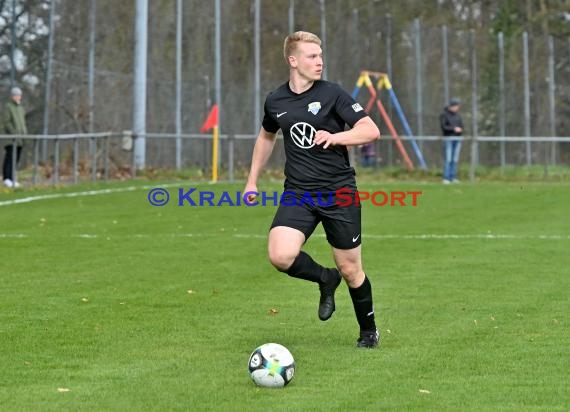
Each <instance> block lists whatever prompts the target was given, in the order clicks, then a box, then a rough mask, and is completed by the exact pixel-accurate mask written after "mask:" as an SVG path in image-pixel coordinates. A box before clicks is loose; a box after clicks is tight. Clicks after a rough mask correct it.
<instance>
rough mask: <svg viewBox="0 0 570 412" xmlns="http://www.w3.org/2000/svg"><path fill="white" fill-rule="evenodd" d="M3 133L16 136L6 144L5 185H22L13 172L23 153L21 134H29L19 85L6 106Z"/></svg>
mask: <svg viewBox="0 0 570 412" xmlns="http://www.w3.org/2000/svg"><path fill="white" fill-rule="evenodd" d="M2 133H3V134H9V135H14V137H15V139H12V140H11V141H10V143H9V144H7V145H6V146H4V150H5V153H4V164H3V167H2V173H3V179H4V186H6V187H20V183H18V181H17V180H16V176H14V175H13V172H14V170H15V169H16V166H17V165H18V161H19V160H20V156H21V154H22V144H23V140H22V138H21V137H20V136H22V135H25V134H28V128H27V126H26V111H25V110H24V107H23V106H22V89H20V88H19V87H12V89H11V90H10V100H9V101H8V103H6V105H5V106H4V113H3V115H2ZM14 144H15V145H16V148H15V149H16V150H14V147H13V146H14Z"/></svg>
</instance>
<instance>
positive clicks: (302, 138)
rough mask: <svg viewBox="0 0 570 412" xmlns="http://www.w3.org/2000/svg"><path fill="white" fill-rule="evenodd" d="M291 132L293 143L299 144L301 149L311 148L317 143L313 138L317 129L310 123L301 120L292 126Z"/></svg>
mask: <svg viewBox="0 0 570 412" xmlns="http://www.w3.org/2000/svg"><path fill="white" fill-rule="evenodd" d="M289 133H290V134H291V139H293V143H295V144H296V145H297V146H299V147H300V148H301V149H310V148H311V147H313V146H314V145H315V142H314V141H313V138H314V137H315V133H317V131H316V130H315V128H314V127H313V126H311V125H310V124H309V123H305V122H299V123H295V124H294V125H293V126H291V129H290V131H289Z"/></svg>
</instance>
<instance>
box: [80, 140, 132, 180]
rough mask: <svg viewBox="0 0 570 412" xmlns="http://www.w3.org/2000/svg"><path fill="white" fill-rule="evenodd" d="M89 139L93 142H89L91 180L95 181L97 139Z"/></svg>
mask: <svg viewBox="0 0 570 412" xmlns="http://www.w3.org/2000/svg"><path fill="white" fill-rule="evenodd" d="M90 141H91V142H93V143H92V144H91V149H92V150H91V181H93V182H95V181H96V180H97V140H96V139H95V138H94V137H92V138H91V139H90ZM133 153H134V148H133Z"/></svg>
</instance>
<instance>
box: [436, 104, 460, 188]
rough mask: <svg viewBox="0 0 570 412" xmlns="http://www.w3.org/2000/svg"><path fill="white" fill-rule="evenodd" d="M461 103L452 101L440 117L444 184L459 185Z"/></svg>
mask: <svg viewBox="0 0 570 412" xmlns="http://www.w3.org/2000/svg"><path fill="white" fill-rule="evenodd" d="M460 105H461V101H460V100H459V99H455V98H454V99H451V100H450V101H449V104H448V105H447V106H446V107H445V109H444V110H443V113H442V114H441V115H440V117H439V121H440V124H441V131H442V132H443V149H444V151H443V153H444V156H443V184H446V185H447V184H449V183H452V182H453V183H459V179H457V163H458V162H459V152H460V151H461V139H460V137H461V136H462V134H463V119H462V118H461V115H460V114H459V108H460Z"/></svg>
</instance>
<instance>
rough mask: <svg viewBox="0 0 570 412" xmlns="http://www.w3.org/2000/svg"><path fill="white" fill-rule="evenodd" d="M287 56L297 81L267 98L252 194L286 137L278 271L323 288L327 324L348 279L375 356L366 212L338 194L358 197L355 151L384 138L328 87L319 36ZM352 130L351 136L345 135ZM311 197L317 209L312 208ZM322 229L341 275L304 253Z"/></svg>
mask: <svg viewBox="0 0 570 412" xmlns="http://www.w3.org/2000/svg"><path fill="white" fill-rule="evenodd" d="M283 53H284V57H285V60H286V61H287V64H288V65H289V81H288V82H286V83H285V84H283V85H282V86H280V87H279V88H277V89H276V90H274V91H273V92H271V93H270V94H269V95H268V96H267V99H266V101H265V110H264V111H265V115H264V118H263V123H262V127H261V130H260V132H259V135H258V137H257V140H256V143H255V147H254V149H253V155H252V161H251V169H250V172H249V177H248V180H247V184H246V186H245V191H244V193H247V192H254V193H258V192H257V179H258V177H259V174H260V172H261V170H262V168H263V167H264V165H265V164H266V162H267V160H268V159H269V157H270V155H271V153H272V151H273V147H274V145H275V136H276V133H277V131H278V130H279V129H281V131H282V132H283V140H284V144H285V155H286V162H285V177H286V178H285V192H284V196H285V197H284V198H282V200H281V204H280V205H279V208H278V210H277V213H276V215H275V218H274V220H273V223H272V225H271V230H270V231H269V239H268V252H269V260H270V261H271V263H272V264H273V266H274V267H275V268H276V269H277V270H279V271H281V272H284V273H286V274H288V275H289V276H292V277H295V278H299V279H304V280H308V281H311V282H315V283H317V284H318V285H319V289H320V301H319V310H318V315H319V318H320V319H321V320H323V321H325V320H327V319H329V318H330V317H331V316H332V314H333V312H334V310H335V301H334V294H335V291H336V289H337V287H338V285H339V284H340V282H341V280H342V278H344V280H345V281H346V283H347V284H348V288H349V292H350V297H351V298H352V302H353V306H354V311H355V313H356V319H357V321H358V324H359V326H360V337H359V338H358V340H357V346H358V347H363V348H374V347H376V346H378V341H379V337H380V336H379V332H378V330H377V329H376V323H375V320H374V308H373V302H372V288H371V285H370V281H369V280H368V278H367V277H366V275H365V273H364V271H363V269H362V261H361V241H362V234H361V230H360V204H357V202H351V205H350V206H341V205H338V204H337V202H336V200H338V199H337V198H336V195H335V194H336V191H337V190H338V189H344V190H350V191H351V193H353V194H354V192H355V191H356V181H355V177H354V175H355V172H354V169H353V168H352V167H351V166H350V163H349V158H348V151H347V146H357V145H362V144H366V143H369V142H372V141H375V140H377V139H378V138H379V137H380V131H379V130H378V127H377V126H376V124H374V122H373V121H372V119H370V117H369V116H368V115H367V114H366V113H365V112H364V110H363V109H362V107H361V106H360V105H359V104H358V103H356V102H355V101H354V99H352V97H351V96H350V95H349V94H348V93H346V92H345V91H344V90H343V89H342V88H341V87H340V86H339V85H337V84H334V83H330V82H327V81H323V80H321V75H322V72H323V54H322V50H321V40H320V39H319V38H318V37H317V36H316V35H314V34H312V33H309V32H303V31H299V32H295V33H293V34H291V35H289V36H287V38H286V39H285V44H284V47H283ZM345 125H348V126H349V127H350V130H346V131H345ZM331 194H332V195H331ZM306 195H309V196H310V197H309V199H314V201H311V200H309V201H307V198H306V197H305V196H306ZM330 196H332V199H333V201H332V202H329V199H330ZM254 199H255V195H253V194H250V195H248V201H250V202H253V201H254ZM323 203H325V204H326V205H323ZM329 203H330V204H329ZM319 223H322V225H323V228H324V230H325V232H326V236H327V241H328V242H329V244H330V245H331V247H332V252H333V256H334V260H335V263H336V268H325V267H323V266H321V265H320V264H318V263H317V262H315V261H314V260H313V259H312V258H311V256H309V255H308V254H307V253H305V252H303V251H302V250H301V247H302V246H303V244H304V243H305V242H306V241H307V239H308V238H309V236H311V234H312V233H313V231H314V230H315V228H316V226H317V225H318V224H319ZM337 268H338V269H337ZM339 272H340V273H339ZM341 275H342V276H341Z"/></svg>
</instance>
